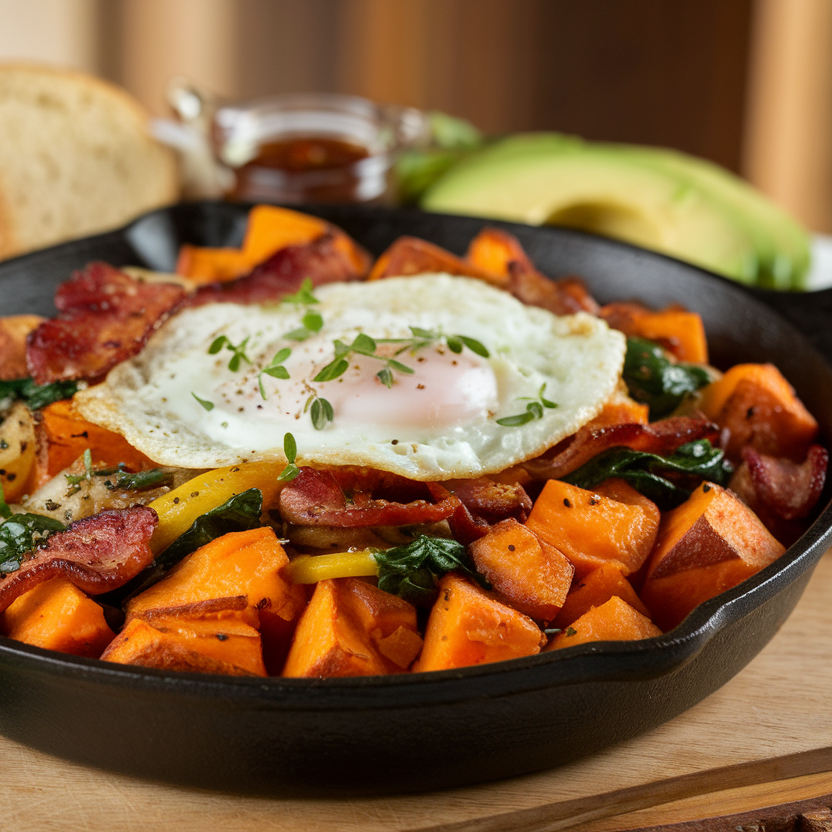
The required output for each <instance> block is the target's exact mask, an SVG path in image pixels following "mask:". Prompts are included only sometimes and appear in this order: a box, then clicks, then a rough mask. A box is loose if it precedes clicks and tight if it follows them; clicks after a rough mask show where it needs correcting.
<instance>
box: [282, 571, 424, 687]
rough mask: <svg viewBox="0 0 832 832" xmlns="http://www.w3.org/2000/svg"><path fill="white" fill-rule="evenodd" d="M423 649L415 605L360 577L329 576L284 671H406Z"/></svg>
mask: <svg viewBox="0 0 832 832" xmlns="http://www.w3.org/2000/svg"><path fill="white" fill-rule="evenodd" d="M421 647H422V638H421V636H420V635H419V633H418V630H417V627H416V609H415V607H413V605H412V604H409V603H408V602H407V601H404V600H402V599H401V598H399V597H397V596H395V595H391V594H390V593H388V592H383V591H382V590H380V589H378V588H377V587H375V586H373V585H372V584H369V583H366V582H364V581H361V580H359V579H357V578H336V579H333V580H324V581H320V582H319V583H318V584H316V586H315V592H314V593H313V595H312V599H311V600H310V602H309V605H308V606H307V608H306V610H305V611H304V613H303V615H302V616H301V619H300V621H299V622H298V626H297V629H296V631H295V637H294V639H293V640H292V646H291V649H290V650H289V655H288V657H287V658H286V664H285V666H284V668H283V675H284V676H295V677H297V676H304V677H313V676H317V677H330V676H375V675H383V674H388V673H402V672H404V671H405V670H407V669H408V668H409V667H410V665H411V664H412V662H413V660H414V659H415V658H416V656H417V655H418V654H419V650H420V649H421Z"/></svg>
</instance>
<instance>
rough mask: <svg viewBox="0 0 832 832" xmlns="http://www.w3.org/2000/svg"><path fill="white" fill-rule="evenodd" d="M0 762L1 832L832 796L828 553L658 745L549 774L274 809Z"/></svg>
mask: <svg viewBox="0 0 832 832" xmlns="http://www.w3.org/2000/svg"><path fill="white" fill-rule="evenodd" d="M614 705H615V703H612V702H611V703H610V707H614ZM91 716H92V717H93V718H94V715H91ZM0 759H2V763H3V764H2V781H3V788H2V789H0V818H2V820H0V828H3V829H14V830H17V831H18V832H20V831H22V832H29V831H30V830H31V832H35V831H36V830H37V831H38V832H39V830H42V829H46V828H49V829H55V830H64V829H65V830H84V831H85V832H87V831H89V832H97V831H98V830H102V832H103V830H107V832H112V830H113V829H126V830H130V829H141V830H142V832H148V830H155V829H166V830H167V829H172V828H175V829H177V830H184V832H190V830H193V831H194V832H204V830H211V829H222V830H223V831H224V832H237V830H239V831H240V832H244V830H257V832H268V830H281V832H295V830H297V832H310V830H314V832H318V830H321V832H329V831H330V830H332V832H336V831H337V832H353V830H355V832H358V831H359V830H360V832H399V831H400V830H401V831H402V832H403V830H434V832H440V830H441V831H442V832H497V830H499V832H542V831H543V830H558V829H565V828H569V827H578V826H580V827H581V832H609V830H616V829H630V828H637V827H641V826H653V825H662V824H669V823H679V822H681V821H686V820H691V819H694V818H703V817H712V816H720V815H721V816H726V815H731V814H734V813H737V812H747V811H749V810H751V809H754V810H757V809H760V808H762V807H765V806H775V805H777V804H783V803H789V802H791V801H797V800H804V799H808V798H813V797H817V796H819V795H827V794H832V773H830V772H832V553H827V554H826V556H825V557H824V558H823V559H822V560H821V562H820V564H819V565H818V567H817V570H816V571H815V574H814V576H813V577H812V580H811V581H810V583H809V586H808V588H807V590H806V592H805V593H804V596H803V598H802V599H801V601H800V603H799V604H798V607H797V609H796V610H795V611H794V613H793V614H792V616H791V617H790V618H789V620H788V621H787V622H786V624H785V625H784V626H783V628H782V630H781V631H780V632H779V633H778V634H777V636H775V638H774V639H773V640H772V642H771V643H770V644H769V645H768V646H767V647H766V649H765V650H764V651H763V652H762V653H761V654H760V655H759V656H758V657H757V658H756V659H755V660H754V661H753V662H752V663H751V664H750V665H748V667H746V668H745V670H743V671H742V673H740V674H739V675H738V676H737V677H735V678H734V679H733V680H732V681H731V682H729V683H728V684H727V685H725V686H724V687H723V688H721V689H720V690H719V691H717V692H716V693H714V694H713V695H712V696H711V697H709V698H708V699H707V700H705V701H704V702H701V703H700V704H699V705H697V706H696V707H694V708H692V709H691V710H690V711H688V712H687V713H685V714H682V715H681V716H679V717H677V718H676V719H675V720H673V721H672V722H670V723H667V724H666V725H663V726H661V727H660V728H658V729H656V730H654V731H652V732H651V733H649V734H646V735H643V736H641V737H638V738H636V739H634V740H631V741H629V742H627V743H625V744H623V745H620V746H617V747H615V748H612V749H608V750H606V751H604V752H602V753H600V754H597V755H596V756H594V757H591V758H589V759H586V760H582V761H578V762H576V763H573V764H570V765H568V766H565V767H562V768H559V769H555V770H552V771H548V772H544V773H542V774H536V775H531V776H528V777H522V778H517V779H515V780H511V781H506V782H501V783H494V784H488V785H485V786H479V787H476V788H469V789H460V790H456V791H452V792H442V793H433V794H426V795H418V796H413V795H411V796H403V797H392V798H390V797H384V798H373V799H366V798H362V799H354V800H332V801H324V800H299V799H298V800H286V799H281V800H272V799H267V798H255V797H238V796H233V795H224V794H218V793H211V792H201V791H190V790H186V789H181V788H174V787H171V786H167V785H164V784H154V783H149V782H145V781H140V780H135V779H132V778H129V777H124V776H120V775H113V774H109V773H106V772H100V771H97V770H94V769H90V768H85V767H81V766H76V765H73V764H70V763H67V762H64V761H62V760H58V759H55V758H51V757H48V756H46V755H44V754H41V753H39V752H36V751H32V750H30V749H28V748H24V747H22V746H19V745H17V744H15V743H13V742H10V741H9V740H6V739H3V738H0ZM817 803H818V802H817V801H814V803H813V804H811V805H817ZM821 803H823V801H821ZM830 803H832V797H830V799H829V801H828V802H827V803H826V804H825V805H829V804H830Z"/></svg>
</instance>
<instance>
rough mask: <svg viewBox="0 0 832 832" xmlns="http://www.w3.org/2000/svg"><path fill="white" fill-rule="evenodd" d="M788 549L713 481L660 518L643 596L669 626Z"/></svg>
mask: <svg viewBox="0 0 832 832" xmlns="http://www.w3.org/2000/svg"><path fill="white" fill-rule="evenodd" d="M784 551H785V547H784V546H783V545H782V544H781V543H779V542H778V541H777V540H775V539H774V538H773V537H772V536H771V534H770V533H769V532H768V530H767V529H766V528H765V526H764V525H763V524H762V523H761V522H760V520H759V518H758V517H757V516H756V515H755V514H754V513H753V512H752V511H751V509H749V508H748V507H747V506H746V505H745V504H744V503H743V502H742V501H741V500H740V499H739V498H738V497H736V496H735V495H734V494H732V493H731V492H730V491H728V490H727V489H724V488H721V487H720V486H718V485H714V484H712V483H704V484H703V485H701V486H700V487H699V488H698V489H697V490H696V491H694V493H693V494H692V496H691V497H690V498H688V500H686V501H685V502H684V503H682V505H681V506H679V507H678V508H675V509H673V510H672V511H669V512H666V513H665V514H664V516H663V517H662V522H661V527H660V529H659V534H658V538H657V540H656V547H655V549H654V551H653V553H652V555H651V557H650V563H649V566H648V569H647V576H646V579H645V582H644V586H643V587H642V590H641V600H642V601H644V603H645V604H646V605H647V608H648V609H649V610H650V612H651V613H652V617H653V620H654V621H655V622H656V624H658V625H659V626H660V627H661V628H662V629H664V630H669V629H671V628H673V627H675V626H676V625H677V624H678V623H679V622H681V621H682V619H683V618H685V616H687V615H688V613H689V612H690V611H691V610H692V609H693V608H694V607H696V606H698V605H699V604H701V603H702V602H703V601H707V600H708V599H709V598H713V597H714V596H715V595H718V594H719V593H720V592H723V591H724V590H726V589H730V588H731V587H733V586H736V585H737V584H738V583H740V581H743V580H745V579H746V578H748V577H750V576H751V575H754V574H755V573H757V572H759V571H760V570H761V569H763V568H764V567H766V566H768V565H769V564H771V563H773V562H774V561H775V560H776V559H777V558H778V557H780V555H782V554H783V552H784Z"/></svg>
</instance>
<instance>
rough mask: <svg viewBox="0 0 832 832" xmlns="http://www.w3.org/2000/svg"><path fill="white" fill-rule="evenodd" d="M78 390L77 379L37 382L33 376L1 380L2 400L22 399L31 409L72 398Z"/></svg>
mask: <svg viewBox="0 0 832 832" xmlns="http://www.w3.org/2000/svg"><path fill="white" fill-rule="evenodd" d="M77 392H78V382H77V381H53V382H51V383H50V384H35V382H34V380H33V379H31V378H15V379H11V380H7V381H3V380H0V400H2V399H8V398H11V399H22V400H23V401H24V402H25V403H26V404H27V406H28V407H29V409H30V410H42V409H43V408H44V407H46V406H47V405H50V404H52V403H53V402H59V401H62V400H63V399H71V398H72V397H73V396H74V395H75V393H77Z"/></svg>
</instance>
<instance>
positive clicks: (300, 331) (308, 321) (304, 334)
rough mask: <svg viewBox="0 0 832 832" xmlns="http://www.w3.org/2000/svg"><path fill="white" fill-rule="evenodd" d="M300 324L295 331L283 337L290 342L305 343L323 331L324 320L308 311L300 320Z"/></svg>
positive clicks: (318, 314) (315, 313)
mask: <svg viewBox="0 0 832 832" xmlns="http://www.w3.org/2000/svg"><path fill="white" fill-rule="evenodd" d="M300 323H301V325H300V326H299V327H298V328H297V329H293V330H292V331H291V332H287V333H286V334H285V335H284V336H283V337H284V338H288V339H289V340H290V341H305V340H306V339H307V338H311V337H312V336H313V335H315V334H316V333H318V332H320V331H321V329H323V325H324V319H323V318H322V317H321V315H320V313H318V312H314V311H310V312H307V313H306V314H305V315H304V316H303V317H302V318H301V321H300Z"/></svg>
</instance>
